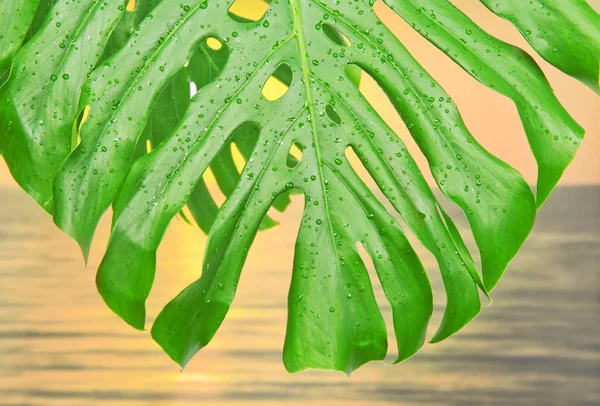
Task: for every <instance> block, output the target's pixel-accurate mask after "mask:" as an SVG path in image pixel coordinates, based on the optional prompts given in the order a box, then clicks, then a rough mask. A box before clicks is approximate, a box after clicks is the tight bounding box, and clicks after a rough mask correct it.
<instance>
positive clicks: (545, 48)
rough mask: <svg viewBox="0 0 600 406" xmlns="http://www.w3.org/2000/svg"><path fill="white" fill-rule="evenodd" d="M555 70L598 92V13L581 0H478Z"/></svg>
mask: <svg viewBox="0 0 600 406" xmlns="http://www.w3.org/2000/svg"><path fill="white" fill-rule="evenodd" d="M481 2H482V3H483V4H485V6H486V7H487V8H488V9H490V11H492V12H493V13H496V14H497V15H499V16H500V17H502V18H505V19H507V20H509V21H510V22H512V23H513V24H514V25H515V26H516V27H517V28H518V29H519V31H520V32H521V34H523V37H524V38H525V39H526V40H527V42H529V43H530V44H531V46H532V47H533V48H534V49H535V50H536V51H537V52H538V53H539V54H540V55H541V56H542V57H543V58H544V59H545V60H546V61H548V62H550V63H551V64H552V65H554V66H556V67H557V68H558V69H560V70H561V71H563V72H564V73H566V74H567V75H570V76H573V77H574V78H576V79H578V80H580V81H581V82H583V83H585V84H586V85H587V86H589V87H590V88H591V89H593V90H594V91H595V92H596V93H600V84H599V80H600V76H599V72H600V14H598V13H597V12H596V11H595V10H594V9H593V8H592V7H591V6H590V5H589V4H587V3H586V2H585V1H584V0H567V1H564V0H535V1H520V0H505V1H498V0H481Z"/></svg>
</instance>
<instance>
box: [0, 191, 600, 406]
mask: <svg viewBox="0 0 600 406" xmlns="http://www.w3.org/2000/svg"><path fill="white" fill-rule="evenodd" d="M0 193H1V195H2V209H3V210H2V214H0V216H2V219H1V222H2V228H1V229H0V404H2V405H98V404H125V405H153V406H154V405H190V404H197V403H199V402H202V404H227V405H237V404H240V405H241V404H249V403H252V404H255V403H256V404H261V405H266V404H273V405H281V404H303V405H306V404H309V405H310V404H315V405H316V404H323V402H325V401H326V402H327V404H328V405H337V404H344V405H348V404H350V405H376V404H403V405H413V404H414V405H416V404H419V405H422V404H427V405H532V404H534V405H537V404H540V405H541V404H543V405H567V404H568V405H573V404H589V405H592V404H599V403H600V389H599V388H600V380H599V378H600V356H599V352H598V350H599V348H600V316H599V315H600V313H599V310H600V301H599V294H598V292H599V290H598V288H599V286H600V285H599V283H598V260H599V254H600V249H599V248H600V188H591V187H589V188H573V187H571V188H563V189H559V190H558V191H557V192H556V194H555V195H554V196H553V197H552V198H551V200H550V201H549V202H548V204H547V206H545V207H544V209H543V210H542V212H541V214H540V218H539V220H538V225H537V226H536V228H535V230H534V232H533V234H532V235H531V237H530V239H529V241H528V242H527V243H526V244H525V246H524V248H523V251H522V252H521V253H520V254H519V256H518V257H517V259H516V260H515V261H514V262H513V264H512V265H511V267H510V269H509V271H508V272H507V274H506V276H505V278H504V280H503V281H502V282H501V283H500V286H499V287H498V288H497V290H496V291H495V292H494V295H493V297H494V300H495V301H494V304H493V305H492V306H487V307H484V309H483V312H482V314H481V316H480V317H479V318H478V319H476V321H474V322H473V323H471V325H469V326H468V327H467V328H466V329H465V330H463V331H462V332H461V333H459V334H458V335H456V336H455V337H453V338H452V339H450V340H448V341H446V342H444V343H442V344H437V345H426V346H425V347H424V349H423V350H422V351H421V352H420V353H419V354H418V355H417V356H415V357H414V358H413V359H411V360H409V361H407V362H405V363H403V364H401V365H398V366H395V367H385V366H384V365H382V364H381V363H372V364H369V365H366V366H364V367H362V368H361V369H359V370H358V371H357V372H355V373H354V375H352V377H351V378H350V379H348V378H346V377H345V376H344V375H342V374H339V373H333V372H319V371H309V372H304V373H300V374H296V375H289V374H287V372H286V371H285V369H284V367H283V364H282V361H281V350H282V347H283V340H284V335H285V325H286V306H287V305H286V301H287V289H288V286H289V282H290V278H291V266H292V258H293V247H294V239H295V236H296V233H297V230H298V224H299V218H300V213H301V210H302V202H301V201H299V200H296V201H295V202H294V204H293V206H292V207H291V210H290V211H289V212H287V213H286V214H285V215H283V216H282V215H279V220H280V221H281V222H282V225H281V226H279V227H277V228H275V229H273V230H269V231H266V232H262V233H261V234H260V235H259V237H258V238H257V240H256V242H255V244H254V247H253V250H252V251H251V254H250V256H249V258H248V263H247V266H246V268H245V270H244V273H243V275H242V279H241V282H240V287H239V290H238V295H237V296H236V299H235V301H234V304H233V306H232V308H231V311H230V313H229V315H228V317H227V318H226V320H225V322H224V323H223V326H222V327H221V329H220V330H219V332H218V333H217V335H216V336H215V338H214V339H213V341H212V343H211V344H210V345H209V346H208V347H207V348H205V349H204V350H203V351H202V352H201V353H200V354H198V355H197V356H196V358H195V359H194V360H193V361H192V362H191V363H190V365H189V366H188V368H187V369H186V371H185V372H184V373H180V372H179V368H178V366H177V365H175V364H174V363H172V362H171V361H170V360H169V358H168V357H167V356H166V355H165V354H164V353H162V351H161V350H160V349H159V348H158V346H156V345H155V344H154V343H153V342H152V340H151V338H150V336H149V334H148V333H147V332H137V331H134V330H132V329H131V328H129V327H127V326H126V325H125V324H124V323H122V322H120V321H119V320H118V319H117V318H116V316H114V315H113V314H112V313H111V312H110V311H109V310H108V309H107V308H106V307H105V306H104V304H103V303H102V301H101V299H100V298H99V296H98V294H97V292H96V290H95V286H94V270H95V268H96V267H97V265H98V263H99V260H100V255H101V254H102V249H101V248H102V245H103V244H104V243H105V241H106V239H107V237H108V230H109V219H108V218H105V219H104V221H103V223H102V225H101V227H100V229H99V231H98V241H99V242H97V243H96V245H95V246H94V247H93V253H92V258H91V260H90V265H89V269H88V270H87V271H86V270H84V266H83V263H82V260H81V257H80V254H79V252H78V249H77V247H76V245H75V244H74V243H73V242H71V241H70V240H69V239H68V238H67V237H65V236H64V235H62V234H61V233H60V232H59V231H58V230H56V229H55V228H54V226H53V225H52V221H51V219H50V218H49V217H47V216H46V215H45V214H44V213H43V212H42V211H41V210H39V209H38V208H37V207H35V205H34V204H33V203H32V202H31V201H30V200H29V199H28V197H27V196H26V195H25V194H24V193H23V192H20V191H18V190H17V189H16V188H11V187H6V188H4V189H2V190H1V191H0ZM205 241H206V238H205V237H204V236H202V235H201V233H200V232H199V231H197V230H195V229H193V228H191V227H189V226H187V225H185V224H183V223H182V222H178V221H175V222H174V223H173V227H171V229H170V230H169V232H168V233H167V236H166V238H165V241H164V243H163V245H162V247H161V249H160V251H159V260H158V272H157V279H156V284H155V289H154V291H153V293H152V295H151V297H150V300H149V303H148V309H149V310H148V314H149V315H150V317H149V320H148V324H147V327H149V326H150V325H151V322H152V317H154V316H155V315H156V314H157V312H158V311H159V310H160V308H161V307H162V306H163V305H164V304H165V303H166V302H167V301H168V300H169V299H171V298H172V297H173V296H174V295H176V294H177V293H178V292H179V291H180V290H181V289H182V288H183V287H185V286H186V285H187V284H189V283H190V282H192V281H193V280H195V279H196V278H197V277H198V276H199V270H200V263H201V260H202V255H203V247H204V243H205ZM470 244H472V241H471V242H470ZM415 248H417V249H418V251H419V254H422V258H423V259H424V261H423V262H424V264H425V266H426V267H427V269H428V271H429V273H430V275H431V278H432V284H433V287H434V290H435V293H436V294H437V299H436V303H435V304H436V316H435V317H434V320H433V321H434V323H433V325H432V326H431V332H430V333H432V332H433V330H434V329H435V327H436V325H435V323H436V322H438V321H439V319H440V312H441V310H442V306H443V301H444V296H443V289H442V288H441V282H440V280H439V278H438V277H437V275H436V274H435V272H437V271H436V266H435V263H434V262H433V261H432V260H431V257H430V256H428V254H425V253H423V250H422V249H421V248H419V247H417V246H416V245H415ZM376 290H377V295H378V299H381V300H379V301H380V303H384V300H383V299H382V298H383V296H382V293H381V289H380V288H379V287H378V286H376ZM382 310H383V314H384V317H385V318H386V321H388V324H389V320H390V309H389V306H383V309H382ZM389 335H390V338H391V339H392V340H393V331H392V330H390V334H389ZM393 348H394V345H390V349H393ZM392 357H393V354H390V358H389V359H392Z"/></svg>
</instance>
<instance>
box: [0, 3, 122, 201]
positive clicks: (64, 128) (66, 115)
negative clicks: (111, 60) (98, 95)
mask: <svg viewBox="0 0 600 406" xmlns="http://www.w3.org/2000/svg"><path fill="white" fill-rule="evenodd" d="M123 4H124V0H121V1H110V2H108V1H107V2H99V1H94V0H81V1H77V2H64V1H63V2H58V3H57V4H56V6H55V7H54V8H53V9H52V12H51V14H49V16H48V18H47V19H46V20H45V21H44V24H43V25H42V27H41V28H40V30H39V31H38V33H37V34H36V35H35V36H34V37H33V38H32V39H31V40H30V41H29V42H28V43H27V44H26V45H25V46H24V47H23V48H22V49H21V50H20V51H19V52H18V53H17V55H16V57H15V59H14V65H13V68H12V74H11V78H10V80H9V81H8V82H7V83H6V85H5V86H4V87H3V88H2V89H1V91H0V116H1V117H2V119H1V121H0V133H2V137H1V138H0V149H1V150H2V152H3V154H4V158H5V160H6V162H7V164H8V166H9V168H10V170H11V173H12V175H13V177H14V178H15V180H16V181H17V182H18V183H19V185H20V186H21V187H22V188H23V189H25V191H26V192H28V193H29V194H30V195H31V196H32V197H33V198H34V199H35V200H36V201H37V202H38V204H39V205H40V206H42V207H43V208H44V209H45V210H47V211H48V212H52V182H53V180H54V174H55V173H56V171H57V170H58V168H59V166H60V165H61V163H62V162H63V160H64V159H65V158H66V156H67V155H68V154H69V153H70V152H71V148H72V146H73V145H74V144H76V139H73V138H74V137H73V134H75V130H76V122H75V121H76V118H77V116H78V114H79V112H80V111H81V110H80V108H79V106H78V103H77V100H78V99H79V95H80V93H81V86H82V84H83V83H84V81H85V80H86V79H87V77H88V73H89V72H90V71H91V70H92V69H93V67H94V64H95V61H96V60H97V59H98V58H99V57H100V56H101V53H102V51H103V49H104V46H105V44H106V42H107V41H108V37H109V35H110V33H111V31H112V29H113V28H114V27H115V25H116V24H117V23H118V21H119V18H120V17H121V15H122V11H123V10H124V5H123ZM32 17H33V16H32Z"/></svg>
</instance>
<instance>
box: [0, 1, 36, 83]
mask: <svg viewBox="0 0 600 406" xmlns="http://www.w3.org/2000/svg"><path fill="white" fill-rule="evenodd" d="M39 2H40V0H3V1H2V2H1V3H0V86H1V85H2V84H3V83H4V80H5V79H7V76H8V71H9V70H10V65H11V63H12V60H13V57H14V55H15V53H16V52H17V51H18V50H19V48H21V44H22V43H23V41H24V40H25V36H26V35H27V31H28V30H29V27H30V25H31V23H32V21H33V18H34V17H35V12H36V10H37V8H38V4H39Z"/></svg>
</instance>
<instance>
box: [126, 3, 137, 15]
mask: <svg viewBox="0 0 600 406" xmlns="http://www.w3.org/2000/svg"><path fill="white" fill-rule="evenodd" d="M136 4H137V0H129V3H127V7H126V8H125V10H127V11H129V12H130V13H131V12H133V10H135V6H136Z"/></svg>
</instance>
